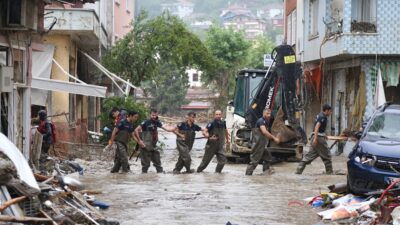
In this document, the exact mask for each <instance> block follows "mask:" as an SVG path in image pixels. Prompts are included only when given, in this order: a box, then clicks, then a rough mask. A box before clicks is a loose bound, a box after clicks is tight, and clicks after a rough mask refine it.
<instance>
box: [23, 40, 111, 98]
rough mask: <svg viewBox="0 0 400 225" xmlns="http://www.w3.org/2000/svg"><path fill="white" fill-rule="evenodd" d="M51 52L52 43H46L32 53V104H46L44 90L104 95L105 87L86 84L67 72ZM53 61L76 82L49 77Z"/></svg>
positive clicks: (94, 95)
mask: <svg viewBox="0 0 400 225" xmlns="http://www.w3.org/2000/svg"><path fill="white" fill-rule="evenodd" d="M53 54H54V46H53V45H46V46H45V50H44V51H34V52H33V53H32V83H31V87H32V97H31V102H32V104H34V105H46V99H47V92H45V91H62V92H67V93H71V94H78V95H84V96H93V97H101V98H105V97H106V91H107V88H106V87H103V86H97V85H90V84H86V83H85V82H83V81H81V80H79V79H78V78H77V77H75V76H73V75H71V74H69V73H68V72H67V71H65V70H64V68H63V67H62V66H61V65H60V64H59V63H58V62H57V61H56V60H55V59H53ZM53 63H54V65H56V66H57V67H58V68H59V69H60V70H61V71H62V73H63V74H64V75H65V76H67V77H68V78H70V79H74V80H75V81H77V82H78V83H74V82H69V81H62V80H54V79H50V77H51V76H50V74H51V66H52V65H53ZM43 90H44V91H43Z"/></svg>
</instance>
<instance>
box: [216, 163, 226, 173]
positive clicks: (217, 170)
mask: <svg viewBox="0 0 400 225" xmlns="http://www.w3.org/2000/svg"><path fill="white" fill-rule="evenodd" d="M223 168H224V164H217V167H215V172H216V173H221V172H222V169H223Z"/></svg>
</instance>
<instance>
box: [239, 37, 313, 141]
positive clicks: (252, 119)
mask: <svg viewBox="0 0 400 225" xmlns="http://www.w3.org/2000/svg"><path fill="white" fill-rule="evenodd" d="M271 58H272V59H273V63H272V65H271V67H270V68H269V69H268V71H267V73H266V74H265V76H264V78H263V79H262V81H261V82H260V85H259V87H258V89H257V91H256V94H255V96H253V98H252V101H251V103H250V106H249V108H248V109H247V111H246V114H245V123H246V126H247V127H249V128H253V127H255V123H256V121H257V119H258V118H260V117H262V112H263V110H264V109H265V108H269V109H271V110H274V109H277V108H281V109H282V111H283V116H282V115H281V114H282V113H280V117H279V119H281V120H283V121H274V123H275V122H276V123H279V122H281V123H282V124H284V125H286V126H288V127H289V128H288V129H292V130H293V131H294V132H296V133H300V134H299V135H296V136H302V138H301V139H303V138H304V137H305V134H304V131H303V130H302V129H301V128H300V122H299V119H297V118H296V111H297V110H298V109H297V108H298V107H297V106H298V105H299V104H298V99H299V98H298V96H297V95H296V90H297V86H296V85H298V82H297V81H298V79H299V78H300V75H301V73H302V70H301V67H300V65H299V64H298V63H296V59H295V53H294V51H293V48H292V47H291V46H290V45H280V46H277V47H276V48H274V50H273V51H272V53H271ZM276 119H278V118H276ZM284 125H283V126H284ZM280 126H282V125H280ZM273 127H274V125H273ZM280 130H281V129H280ZM283 130H285V128H284V129H283ZM289 131H290V130H289ZM289 131H287V132H289ZM273 132H274V130H273ZM284 133H285V132H283V134H281V135H283V136H285V134H284Z"/></svg>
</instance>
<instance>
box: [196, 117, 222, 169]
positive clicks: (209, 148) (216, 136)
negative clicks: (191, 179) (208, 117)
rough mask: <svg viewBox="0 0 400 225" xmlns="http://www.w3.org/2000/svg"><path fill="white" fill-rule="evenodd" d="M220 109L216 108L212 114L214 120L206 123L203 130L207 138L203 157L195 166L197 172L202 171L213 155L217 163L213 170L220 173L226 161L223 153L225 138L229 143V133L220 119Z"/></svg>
mask: <svg viewBox="0 0 400 225" xmlns="http://www.w3.org/2000/svg"><path fill="white" fill-rule="evenodd" d="M221 118H222V111H221V110H216V111H215V114H214V120H213V121H211V122H210V123H208V124H207V127H206V128H205V129H204V130H203V135H204V137H206V138H208V141H207V143H206V148H205V151H204V156H203V159H202V161H201V163H200V166H199V167H198V168H197V172H198V173H200V172H202V171H203V170H204V169H205V168H206V167H207V166H208V164H209V163H210V161H211V160H212V158H213V157H214V155H216V156H217V160H218V164H217V167H216V168H215V172H217V173H221V172H222V169H223V168H224V165H225V163H226V162H227V159H226V156H225V153H224V144H225V140H226V142H227V144H229V139H230V137H229V133H228V131H227V129H226V123H225V121H223V120H222V119H221Z"/></svg>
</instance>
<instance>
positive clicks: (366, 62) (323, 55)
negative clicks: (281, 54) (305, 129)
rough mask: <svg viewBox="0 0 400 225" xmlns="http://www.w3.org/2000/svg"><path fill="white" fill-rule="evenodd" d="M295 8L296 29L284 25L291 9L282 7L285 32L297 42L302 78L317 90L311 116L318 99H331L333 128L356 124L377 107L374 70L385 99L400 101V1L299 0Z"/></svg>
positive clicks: (337, 128)
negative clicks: (293, 32) (380, 83)
mask: <svg viewBox="0 0 400 225" xmlns="http://www.w3.org/2000/svg"><path fill="white" fill-rule="evenodd" d="M289 2H290V4H293V3H292V2H291V1H286V3H288V4H287V5H289ZM295 10H296V11H295V12H296V15H295V18H296V19H295V20H296V22H295V23H296V24H297V26H296V32H295V33H296V34H295V35H293V34H290V32H292V31H293V29H290V30H289V29H288V28H289V25H288V23H289V17H288V15H290V14H291V13H293V12H294V11H293V10H292V11H291V12H289V11H287V12H286V23H285V25H286V30H285V31H286V33H285V34H286V38H287V40H290V41H291V43H294V44H295V45H296V54H297V59H298V60H299V61H301V62H302V64H303V70H304V77H305V81H306V83H308V84H309V85H310V87H311V88H312V89H313V90H315V91H314V93H315V94H316V95H315V98H314V99H313V100H312V101H311V103H310V104H309V109H308V110H307V112H310V113H309V114H310V115H309V116H308V117H307V118H310V119H309V120H311V118H312V117H311V116H312V115H314V114H316V113H317V112H318V111H319V110H320V109H319V107H320V105H321V103H329V104H331V105H332V106H333V108H334V111H333V115H332V119H331V122H330V128H331V130H332V133H333V134H339V133H340V132H341V131H342V130H343V129H344V128H352V129H358V128H359V124H360V120H362V118H363V117H364V118H365V117H368V116H369V115H370V114H371V113H372V111H373V109H374V107H376V104H377V101H376V100H375V99H376V96H377V93H376V91H377V86H378V85H377V84H378V81H377V78H378V74H380V75H381V77H382V81H383V86H384V91H385V95H386V101H391V102H395V103H400V98H399V94H398V93H400V86H399V73H400V70H399V65H400V64H399V60H400V55H399V54H400V46H399V45H398V44H397V43H398V32H397V29H395V28H396V27H398V21H399V17H400V15H399V14H398V13H396V12H398V11H399V10H400V4H399V2H398V1H395V0H304V1H300V0H298V1H297V3H296V9H295ZM292 15H294V14H292ZM290 21H291V23H292V24H293V19H292V20H290ZM300 21H301V22H300ZM302 21H304V23H303V22H302ZM289 36H290V37H292V38H289ZM293 36H294V39H295V41H294V42H293V41H292V40H293ZM311 88H310V89H311ZM364 89H365V91H363V90H364ZM363 99H364V100H363ZM360 100H363V101H361V103H360Z"/></svg>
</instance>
